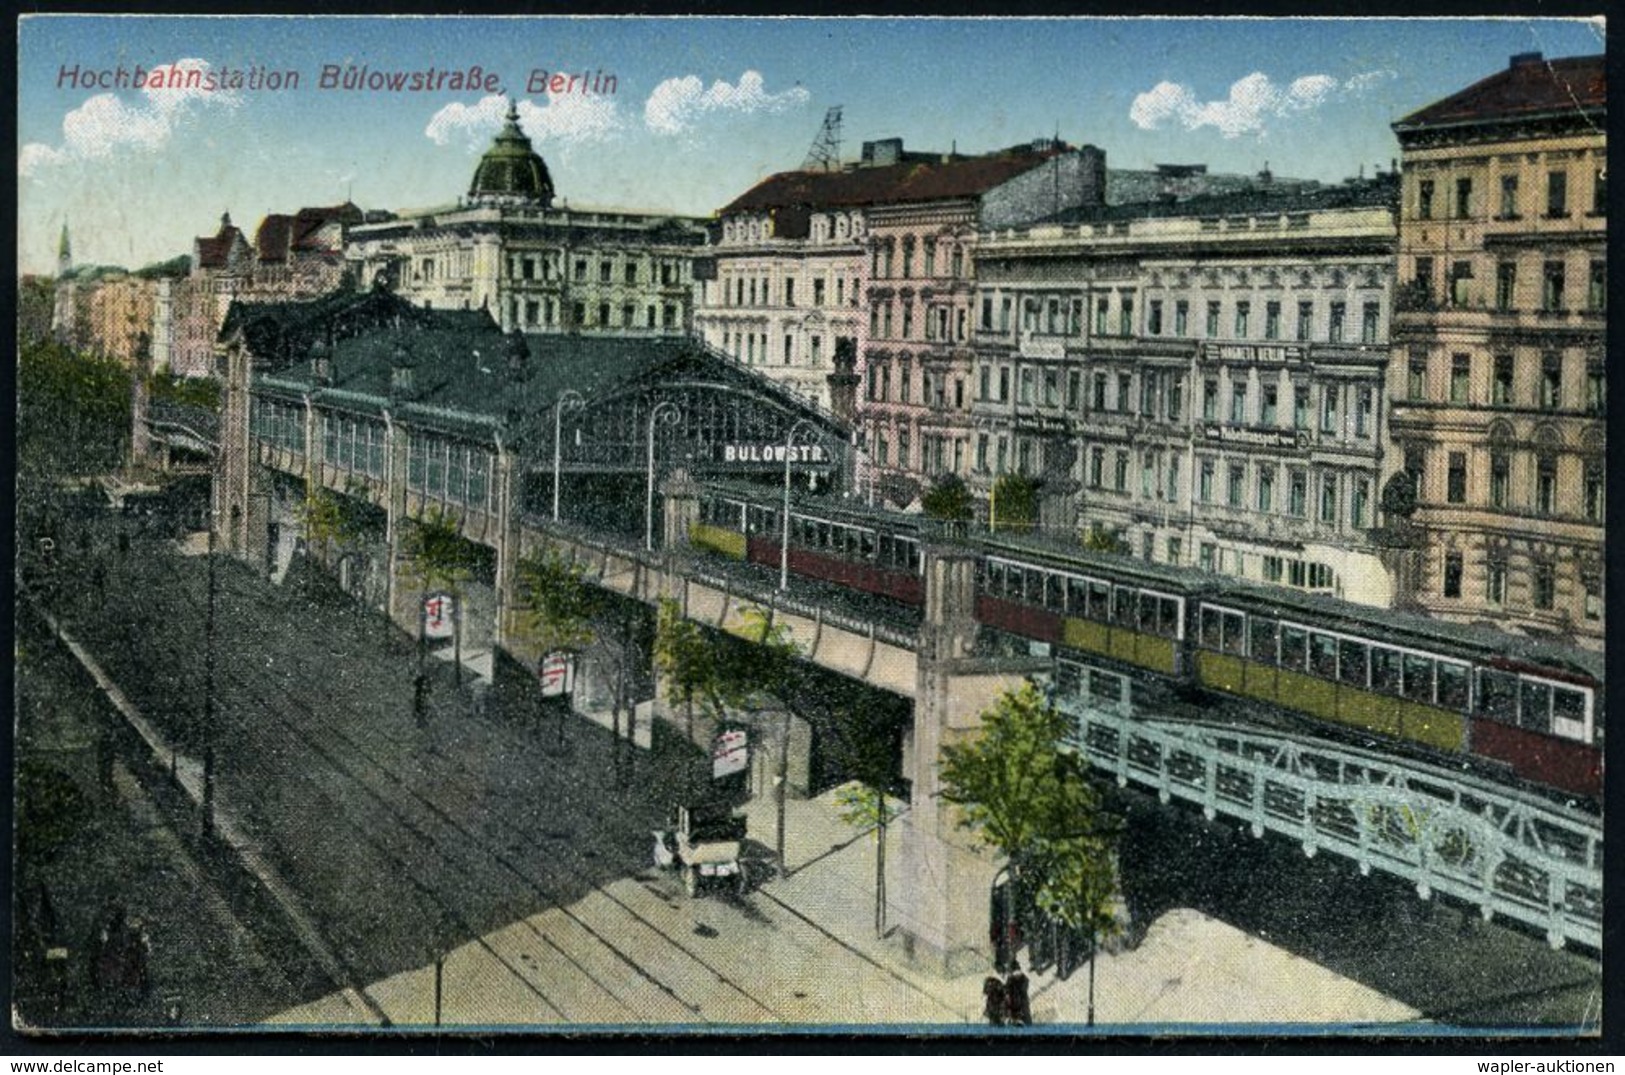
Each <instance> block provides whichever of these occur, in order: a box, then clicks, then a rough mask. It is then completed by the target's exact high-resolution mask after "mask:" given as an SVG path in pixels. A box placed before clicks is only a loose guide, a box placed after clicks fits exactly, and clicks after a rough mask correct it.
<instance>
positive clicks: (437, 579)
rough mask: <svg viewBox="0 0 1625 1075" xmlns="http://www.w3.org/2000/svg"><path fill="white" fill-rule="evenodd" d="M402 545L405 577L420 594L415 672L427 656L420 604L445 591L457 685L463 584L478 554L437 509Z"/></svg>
mask: <svg viewBox="0 0 1625 1075" xmlns="http://www.w3.org/2000/svg"><path fill="white" fill-rule="evenodd" d="M402 546H403V551H404V552H405V553H406V576H407V578H408V580H410V581H411V582H414V583H415V584H416V585H417V589H418V593H419V607H418V671H419V672H420V673H421V672H422V670H423V663H424V661H425V659H426V658H427V656H428V635H427V627H428V617H427V614H426V613H425V611H424V609H423V607H422V603H423V601H425V600H427V599H428V596H429V594H430V593H432V592H434V591H436V590H444V591H445V592H446V593H448V594H450V595H451V598H452V601H453V602H454V604H453V621H452V645H453V665H454V669H455V671H454V674H455V675H456V677H457V682H458V683H459V684H460V683H461V682H462V678H463V609H462V605H463V584H464V583H465V582H467V581H468V580H469V578H470V576H471V575H472V574H473V568H474V565H475V563H476V562H477V561H478V553H477V552H476V550H475V548H474V546H473V544H472V543H471V542H469V541H468V540H467V539H465V538H464V537H463V533H462V527H461V525H460V523H459V521H458V519H457V516H456V515H454V514H452V513H451V512H448V511H443V510H442V509H440V508H438V507H435V508H431V509H429V512H428V514H426V515H425V516H424V517H423V518H421V519H418V520H415V521H414V522H413V523H412V524H411V525H410V526H409V527H408V528H407V530H406V534H405V536H404V538H403V539H402Z"/></svg>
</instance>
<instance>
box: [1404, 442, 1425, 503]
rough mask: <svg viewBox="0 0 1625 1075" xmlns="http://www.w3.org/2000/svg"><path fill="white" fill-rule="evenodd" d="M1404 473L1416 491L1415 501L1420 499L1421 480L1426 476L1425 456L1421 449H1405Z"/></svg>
mask: <svg viewBox="0 0 1625 1075" xmlns="http://www.w3.org/2000/svg"><path fill="white" fill-rule="evenodd" d="M1404 469H1405V473H1406V475H1407V476H1409V478H1410V479H1411V487H1412V488H1413V489H1415V490H1416V499H1418V500H1421V499H1422V488H1423V484H1422V479H1423V478H1424V477H1426V476H1427V455H1426V453H1425V452H1424V451H1423V450H1422V449H1421V448H1406V449H1405V468H1404Z"/></svg>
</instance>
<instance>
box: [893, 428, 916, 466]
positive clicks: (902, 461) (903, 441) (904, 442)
mask: <svg viewBox="0 0 1625 1075" xmlns="http://www.w3.org/2000/svg"><path fill="white" fill-rule="evenodd" d="M912 437H913V432H912V431H911V430H910V429H909V427H908V426H906V425H905V426H903V427H902V428H900V429H898V431H897V465H898V466H900V467H906V466H908V465H909V463H910V461H911V460H913V458H914V456H913V454H912V453H911V452H910V451H909V449H910V448H911V447H912V445H911V444H910V443H909V442H910V440H911V438H912Z"/></svg>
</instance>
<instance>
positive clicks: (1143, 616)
mask: <svg viewBox="0 0 1625 1075" xmlns="http://www.w3.org/2000/svg"><path fill="white" fill-rule="evenodd" d="M1161 605H1162V602H1161V601H1159V600H1157V598H1156V597H1155V596H1153V595H1152V594H1148V593H1142V594H1140V630H1141V631H1142V632H1143V633H1145V634H1148V635H1154V634H1156V633H1157V613H1158V612H1160V611H1161Z"/></svg>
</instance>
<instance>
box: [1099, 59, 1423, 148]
mask: <svg viewBox="0 0 1625 1075" xmlns="http://www.w3.org/2000/svg"><path fill="white" fill-rule="evenodd" d="M1393 77H1394V72H1392V71H1368V72H1366V73H1364V74H1359V75H1355V76H1354V77H1353V78H1351V79H1349V80H1348V81H1347V82H1339V81H1338V80H1337V79H1335V78H1333V77H1332V76H1330V75H1305V76H1303V77H1302V78H1297V79H1294V80H1293V81H1292V82H1290V83H1289V84H1287V85H1286V86H1280V85H1277V84H1276V83H1275V82H1274V81H1272V80H1271V79H1270V77H1269V76H1268V75H1266V74H1264V73H1263V72H1262V71H1254V72H1253V73H1252V74H1250V75H1248V76H1246V77H1245V78H1241V79H1237V80H1236V81H1235V82H1234V83H1233V84H1232V85H1231V86H1230V93H1229V95H1228V96H1226V97H1225V98H1223V99H1222V100H1217V101H1201V100H1198V99H1197V96H1196V93H1195V91H1193V90H1192V89H1191V88H1190V87H1189V86H1185V85H1182V84H1180V83H1178V82H1159V83H1157V84H1156V85H1155V86H1153V87H1151V89H1149V90H1147V91H1146V92H1144V93H1142V94H1140V95H1138V96H1137V97H1135V98H1134V103H1133V104H1132V105H1131V106H1130V107H1129V119H1131V120H1132V121H1133V122H1134V125H1135V126H1137V127H1139V128H1141V129H1142V130H1147V131H1151V130H1156V129H1157V128H1159V127H1162V126H1165V125H1167V124H1169V123H1177V124H1178V125H1180V126H1182V127H1184V128H1185V129H1186V130H1188V131H1194V130H1197V129H1199V128H1202V127H1212V128H1214V129H1215V130H1217V131H1218V132H1219V133H1220V134H1222V135H1223V136H1224V137H1226V138H1238V137H1240V136H1241V135H1244V134H1254V135H1258V136H1259V137H1263V136H1264V135H1265V134H1266V133H1267V131H1266V128H1267V127H1268V126H1269V124H1270V122H1271V121H1273V120H1277V119H1282V118H1284V117H1287V116H1291V115H1293V114H1295V113H1300V112H1307V111H1310V110H1312V109H1316V108H1320V107H1321V106H1323V105H1325V104H1327V103H1329V102H1331V101H1332V100H1335V99H1336V98H1338V97H1340V96H1347V95H1355V94H1360V93H1364V92H1365V91H1367V90H1369V89H1370V88H1371V87H1373V86H1375V85H1376V84H1377V83H1379V82H1382V81H1384V80H1385V79H1389V78H1393Z"/></svg>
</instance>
